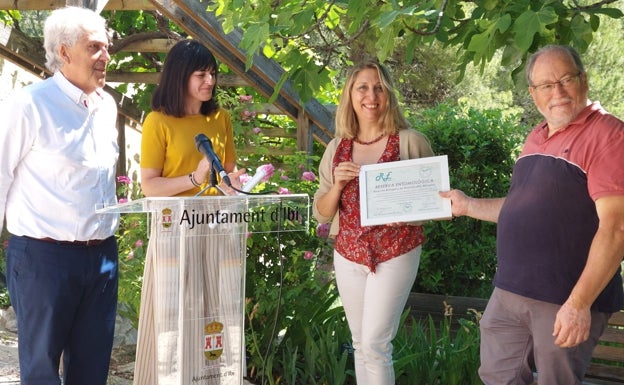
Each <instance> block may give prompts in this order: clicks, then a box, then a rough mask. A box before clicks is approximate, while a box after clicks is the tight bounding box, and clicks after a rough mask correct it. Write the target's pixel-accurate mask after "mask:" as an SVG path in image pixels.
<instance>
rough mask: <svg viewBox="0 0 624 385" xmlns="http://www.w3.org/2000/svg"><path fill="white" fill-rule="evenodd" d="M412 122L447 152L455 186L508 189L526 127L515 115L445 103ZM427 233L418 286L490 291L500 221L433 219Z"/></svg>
mask: <svg viewBox="0 0 624 385" xmlns="http://www.w3.org/2000/svg"><path fill="white" fill-rule="evenodd" d="M413 124H414V127H415V128H416V129H417V130H419V131H421V132H422V133H424V134H425V135H426V136H427V137H428V138H429V140H430V142H431V145H432V147H433V150H434V152H435V153H436V154H438V155H447V156H448V159H449V173H450V182H451V188H457V189H460V190H462V191H464V192H465V193H466V194H468V195H471V196H474V197H478V198H498V197H503V196H505V195H506V194H507V190H508V188H509V179H510V176H511V171H512V168H513V164H514V162H515V158H516V155H517V153H518V151H519V149H520V146H521V144H522V142H523V140H524V135H525V133H526V131H527V128H526V127H523V126H521V125H519V124H518V123H517V120H516V119H515V118H514V117H513V116H510V117H504V116H503V115H502V113H501V112H500V111H477V110H473V109H470V110H468V111H465V112H464V111H462V110H461V109H459V108H458V107H452V106H449V105H444V104H442V105H439V106H438V107H436V108H431V109H428V110H424V111H422V112H421V114H420V116H419V117H418V119H417V120H415V121H414V123H413ZM425 234H426V236H427V241H426V243H425V245H424V246H423V254H422V258H421V262H420V268H419V271H418V278H417V279H416V284H415V289H414V291H417V292H426V293H442V294H452V295H460V296H472V297H481V298H486V297H488V296H489V293H490V291H491V280H492V277H493V275H494V271H495V268H496V226H495V224H493V223H488V222H483V221H477V220H474V219H471V218H465V217H462V218H455V219H453V220H452V221H435V222H431V223H428V224H426V225H425Z"/></svg>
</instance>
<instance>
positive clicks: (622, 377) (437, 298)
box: [405, 293, 624, 385]
mask: <svg viewBox="0 0 624 385" xmlns="http://www.w3.org/2000/svg"><path fill="white" fill-rule="evenodd" d="M486 305H487V299H483V298H473V297H456V296H447V295H439V294H423V293H410V296H409V298H408V300H407V304H406V306H405V308H406V309H409V310H410V315H412V316H413V317H414V318H415V319H426V318H427V317H429V316H431V318H432V319H433V320H434V321H435V322H436V324H439V322H440V321H442V320H443V319H444V318H445V317H448V316H449V315H452V317H451V325H458V324H457V321H458V320H459V319H461V318H467V319H474V311H476V312H479V313H481V312H483V310H485V306H486ZM585 384H586V385H616V384H620V385H621V384H624V311H620V312H618V313H615V314H613V316H612V317H611V318H610V319H609V325H608V327H607V329H606V330H605V332H604V333H603V334H602V336H601V337H600V340H599V342H598V346H596V349H595V350H594V354H593V359H592V363H591V364H590V366H589V368H588V369H587V373H586V375H585Z"/></svg>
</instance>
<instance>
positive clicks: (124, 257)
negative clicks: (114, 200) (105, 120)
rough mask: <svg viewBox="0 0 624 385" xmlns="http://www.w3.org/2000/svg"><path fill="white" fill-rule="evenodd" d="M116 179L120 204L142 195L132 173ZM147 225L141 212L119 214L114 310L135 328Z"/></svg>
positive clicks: (145, 247)
mask: <svg viewBox="0 0 624 385" xmlns="http://www.w3.org/2000/svg"><path fill="white" fill-rule="evenodd" d="M117 182H118V188H117V197H118V198H119V201H120V202H121V203H123V202H124V201H125V200H135V199H139V198H142V197H143V194H142V193H141V186H140V184H139V181H138V180H137V178H136V175H135V176H134V177H133V178H130V177H127V176H120V177H118V178H117ZM147 226H148V225H147V215H146V214H144V213H132V214H122V215H121V218H120V223H119V229H118V231H117V234H116V238H117V244H118V247H119V293H118V303H119V308H118V312H119V314H120V315H122V316H123V317H124V318H126V319H128V320H130V321H131V322H132V325H133V326H134V327H135V329H136V328H137V327H138V324H139V308H140V305H141V286H142V283H143V266H144V264H145V254H146V249H147Z"/></svg>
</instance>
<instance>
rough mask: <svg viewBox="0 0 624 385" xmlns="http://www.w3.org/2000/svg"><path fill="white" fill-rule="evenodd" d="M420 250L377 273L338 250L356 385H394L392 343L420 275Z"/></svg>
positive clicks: (337, 270) (336, 260) (336, 256)
mask: <svg viewBox="0 0 624 385" xmlns="http://www.w3.org/2000/svg"><path fill="white" fill-rule="evenodd" d="M421 250H422V247H421V246H418V247H417V248H415V249H414V250H411V251H410V252H408V253H406V254H403V255H401V256H399V257H396V258H393V259H391V260H389V261H386V262H383V263H380V264H379V265H377V268H376V272H375V273H371V271H370V270H369V268H368V267H367V266H364V265H360V264H357V263H354V262H352V261H349V260H348V259H345V258H344V257H342V256H341V255H340V254H339V253H338V252H336V251H334V269H335V273H336V283H337V286H338V292H339V293H340V299H341V301H342V305H343V307H344V310H345V314H346V316H347V322H348V323H349V329H350V330H351V337H352V339H353V348H354V349H355V353H354V354H355V356H354V358H355V375H356V380H357V384H358V385H394V383H395V378H394V367H393V364H392V340H393V339H394V337H395V336H396V333H397V330H398V327H399V321H400V319H401V314H402V313H403V310H404V308H405V303H406V302H407V297H408V296H409V293H410V290H411V288H412V285H413V284H414V281H415V280H416V273H417V272H418V264H419V263H420V253H421Z"/></svg>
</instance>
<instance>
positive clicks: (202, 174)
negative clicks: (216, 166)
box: [193, 158, 212, 184]
mask: <svg viewBox="0 0 624 385" xmlns="http://www.w3.org/2000/svg"><path fill="white" fill-rule="evenodd" d="M211 170H212V162H210V161H209V160H208V159H206V158H202V160H200V161H199V163H198V164H197V168H196V169H195V171H193V176H194V178H195V182H197V183H199V184H203V183H204V182H205V181H207V180H208V177H209V176H210V171H211Z"/></svg>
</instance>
